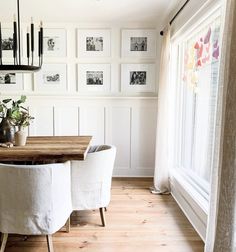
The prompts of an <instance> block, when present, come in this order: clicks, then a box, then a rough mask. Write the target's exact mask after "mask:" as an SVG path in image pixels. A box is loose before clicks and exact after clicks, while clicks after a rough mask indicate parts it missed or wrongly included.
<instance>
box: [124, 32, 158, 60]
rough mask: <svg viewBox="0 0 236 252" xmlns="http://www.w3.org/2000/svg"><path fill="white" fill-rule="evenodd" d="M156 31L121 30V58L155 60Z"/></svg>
mask: <svg viewBox="0 0 236 252" xmlns="http://www.w3.org/2000/svg"><path fill="white" fill-rule="evenodd" d="M156 39H157V31H156V29H123V30H122V39H121V40H122V41H121V56H122V57H127V58H133V57H136V58H137V57H138V58H155V57H156V43H157V40H156Z"/></svg>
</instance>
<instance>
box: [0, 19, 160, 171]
mask: <svg viewBox="0 0 236 252" xmlns="http://www.w3.org/2000/svg"><path fill="white" fill-rule="evenodd" d="M11 26H12V24H2V27H4V28H9V27H11ZM44 26H45V28H48V29H54V28H55V29H64V30H65V31H66V47H67V54H66V57H46V56H45V57H44V64H45V66H46V64H59V63H61V64H65V65H66V67H67V83H66V85H65V86H66V87H67V88H66V90H65V91H63V92H62V91H60V90H58V89H57V88H56V86H55V88H53V89H51V90H41V91H40V89H39V86H38V85H39V84H40V83H38V82H37V78H36V75H35V74H32V75H31V74H24V75H23V76H22V77H23V84H24V85H23V89H20V90H17V89H16V90H11V91H9V90H8V91H6V90H4V89H1V87H0V98H5V97H7V98H9V97H11V98H14V99H18V98H19V96H20V95H21V94H25V95H26V96H27V103H28V106H29V109H30V114H31V115H32V116H34V117H35V120H34V122H33V123H32V125H31V126H30V128H29V132H28V133H29V135H31V136H40V135H41V136H51V135H72V136H73V135H92V136H93V140H92V144H103V143H107V144H114V145H115V146H116V147H117V159H116V164H115V171H114V176H152V175H153V173H154V156H155V154H154V153H155V133H156V132H155V131H156V116H157V89H158V75H159V71H158V68H159V55H160V40H161V37H160V36H158V31H157V30H156V31H157V33H156V34H157V45H156V46H157V55H153V58H139V57H122V55H121V41H122V37H121V34H122V30H123V29H127V28H132V29H155V27H156V24H155V23H120V24H107V23H86V24H83V23H45V24H44ZM22 29H23V30H24V31H25V30H26V24H22ZM78 29H87V30H89V29H109V30H110V33H111V56H110V57H97V58H95V57H94V58H93V57H87V58H81V57H80V56H79V55H78V50H77V48H78V43H77V42H78V41H77V39H76V38H77V32H78ZM23 44H24V45H25V41H24V43H22V45H23ZM23 51H24V49H23ZM24 60H25V59H24ZM78 64H110V66H111V80H110V83H109V87H110V90H107V91H103V92H101V91H99V92H95V91H89V92H88V91H86V92H84V91H83V90H81V89H80V88H79V87H80V84H79V77H80V76H79V73H78V71H77V66H78ZM122 64H155V65H156V71H155V78H156V85H155V90H154V92H152V93H142V92H134V91H132V92H131V91H130V92H129V93H127V92H126V91H124V90H122V89H121V83H120V81H121V65H122Z"/></svg>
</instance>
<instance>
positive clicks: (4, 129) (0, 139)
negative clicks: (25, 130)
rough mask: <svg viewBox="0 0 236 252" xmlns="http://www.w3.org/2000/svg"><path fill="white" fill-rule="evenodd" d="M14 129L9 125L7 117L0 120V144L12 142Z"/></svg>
mask: <svg viewBox="0 0 236 252" xmlns="http://www.w3.org/2000/svg"><path fill="white" fill-rule="evenodd" d="M14 134H15V128H14V126H12V125H11V124H10V121H9V119H8V117H5V118H3V119H2V121H1V123H0V143H6V142H11V143H13V142H14Z"/></svg>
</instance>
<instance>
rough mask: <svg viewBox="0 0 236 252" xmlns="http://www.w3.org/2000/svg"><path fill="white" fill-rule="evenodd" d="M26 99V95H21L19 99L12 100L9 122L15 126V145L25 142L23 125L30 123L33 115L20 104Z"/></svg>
mask: <svg viewBox="0 0 236 252" xmlns="http://www.w3.org/2000/svg"><path fill="white" fill-rule="evenodd" d="M25 101H26V96H24V95H22V96H21V98H20V100H17V101H12V108H11V116H10V122H11V124H12V125H14V126H15V127H17V131H16V132H15V145H16V146H23V145H25V144H26V138H27V135H26V132H25V130H24V129H25V127H28V126H29V125H30V122H31V121H32V120H33V119H34V117H32V116H30V114H29V110H28V109H27V108H25V107H23V106H22V103H24V102H25Z"/></svg>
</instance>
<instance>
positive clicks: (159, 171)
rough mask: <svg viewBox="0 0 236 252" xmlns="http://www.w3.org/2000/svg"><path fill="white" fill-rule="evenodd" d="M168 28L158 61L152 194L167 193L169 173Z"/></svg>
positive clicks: (168, 28)
mask: <svg viewBox="0 0 236 252" xmlns="http://www.w3.org/2000/svg"><path fill="white" fill-rule="evenodd" d="M169 67H170V26H168V27H167V28H166V29H165V31H164V37H163V41H162V50H161V59H160V78H159V89H158V116H157V136H156V160H155V175H154V187H155V188H154V190H153V191H152V192H153V193H157V194H159V193H160V194H165V193H169V173H168V167H169V164H168V148H169V141H168V126H169V106H170V103H169V102H168V100H169V95H170V82H169Z"/></svg>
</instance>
